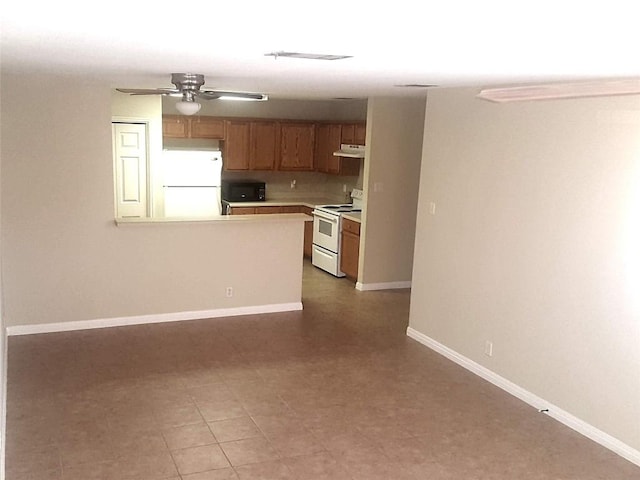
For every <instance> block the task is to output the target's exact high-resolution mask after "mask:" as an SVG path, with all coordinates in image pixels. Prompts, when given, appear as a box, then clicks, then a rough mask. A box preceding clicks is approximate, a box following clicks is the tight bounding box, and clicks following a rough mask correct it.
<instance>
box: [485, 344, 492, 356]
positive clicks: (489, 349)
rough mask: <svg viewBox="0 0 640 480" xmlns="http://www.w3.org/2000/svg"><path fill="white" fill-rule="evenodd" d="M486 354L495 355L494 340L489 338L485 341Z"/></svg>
mask: <svg viewBox="0 0 640 480" xmlns="http://www.w3.org/2000/svg"><path fill="white" fill-rule="evenodd" d="M484 354H485V355H486V356H487V357H493V342H490V341H489V340H487V341H486V342H485V343H484Z"/></svg>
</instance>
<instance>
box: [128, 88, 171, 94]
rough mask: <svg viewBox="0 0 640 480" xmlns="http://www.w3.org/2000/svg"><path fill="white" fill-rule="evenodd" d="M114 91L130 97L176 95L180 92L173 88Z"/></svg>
mask: <svg viewBox="0 0 640 480" xmlns="http://www.w3.org/2000/svg"><path fill="white" fill-rule="evenodd" d="M116 90H117V91H119V92H122V93H130V94H131V95H176V94H179V93H180V90H177V89H175V88H116Z"/></svg>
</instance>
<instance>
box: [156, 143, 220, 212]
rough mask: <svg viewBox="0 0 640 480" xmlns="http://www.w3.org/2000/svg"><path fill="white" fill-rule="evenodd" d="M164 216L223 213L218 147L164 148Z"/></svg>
mask: <svg viewBox="0 0 640 480" xmlns="http://www.w3.org/2000/svg"><path fill="white" fill-rule="evenodd" d="M162 160H163V161H162V163H163V165H162V166H163V183H162V191H163V193H164V216H165V217H167V218H190V217H215V216H217V215H220V214H221V213H222V210H221V206H220V180H221V178H220V177H221V174H222V154H221V152H220V151H219V150H163V152H162Z"/></svg>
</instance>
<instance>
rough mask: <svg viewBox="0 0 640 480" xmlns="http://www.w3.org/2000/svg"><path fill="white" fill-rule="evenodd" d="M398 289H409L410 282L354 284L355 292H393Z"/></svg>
mask: <svg viewBox="0 0 640 480" xmlns="http://www.w3.org/2000/svg"><path fill="white" fill-rule="evenodd" d="M398 288H411V281H408V282H385V283H362V282H356V290H361V291H366V290H393V289H398Z"/></svg>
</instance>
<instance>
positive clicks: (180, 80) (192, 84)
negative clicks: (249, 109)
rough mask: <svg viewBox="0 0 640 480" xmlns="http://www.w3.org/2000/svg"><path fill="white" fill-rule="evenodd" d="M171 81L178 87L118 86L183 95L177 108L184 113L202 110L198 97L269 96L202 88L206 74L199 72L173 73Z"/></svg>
mask: <svg viewBox="0 0 640 480" xmlns="http://www.w3.org/2000/svg"><path fill="white" fill-rule="evenodd" d="M171 83H173V84H174V85H175V86H176V88H151V89H148V88H116V90H118V91H119V92H122V93H130V94H131V95H171V96H177V95H181V96H182V100H181V101H179V102H177V103H176V108H177V109H178V111H179V112H180V113H182V114H183V115H193V114H195V113H197V112H198V111H199V110H200V107H201V105H200V104H199V103H198V102H197V101H196V97H197V98H202V99H203V100H218V99H222V100H250V101H262V100H267V99H268V98H269V97H268V96H267V95H266V94H263V93H248V92H226V91H222V90H200V87H202V86H203V85H204V75H202V74H199V73H172V74H171Z"/></svg>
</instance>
